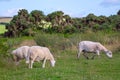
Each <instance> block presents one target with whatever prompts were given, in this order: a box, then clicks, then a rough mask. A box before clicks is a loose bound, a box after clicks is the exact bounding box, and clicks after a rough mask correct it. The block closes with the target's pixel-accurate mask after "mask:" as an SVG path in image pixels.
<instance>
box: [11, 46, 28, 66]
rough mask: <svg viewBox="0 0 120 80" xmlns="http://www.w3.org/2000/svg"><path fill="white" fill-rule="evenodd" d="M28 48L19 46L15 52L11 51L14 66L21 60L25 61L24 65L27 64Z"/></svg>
mask: <svg viewBox="0 0 120 80" xmlns="http://www.w3.org/2000/svg"><path fill="white" fill-rule="evenodd" d="M28 49H29V46H21V47H19V48H17V49H16V50H13V51H12V53H11V54H12V55H13V59H14V60H15V62H16V65H18V64H19V61H20V60H22V59H25V60H26V63H29V61H28V57H27V53H28Z"/></svg>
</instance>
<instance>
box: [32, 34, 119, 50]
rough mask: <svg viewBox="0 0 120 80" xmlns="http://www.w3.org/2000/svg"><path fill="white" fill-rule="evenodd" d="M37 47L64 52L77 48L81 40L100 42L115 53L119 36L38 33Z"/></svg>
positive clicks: (36, 37)
mask: <svg viewBox="0 0 120 80" xmlns="http://www.w3.org/2000/svg"><path fill="white" fill-rule="evenodd" d="M34 39H35V41H36V42H37V44H38V45H41V46H47V47H49V48H51V49H52V48H54V49H58V50H61V49H62V50H65V49H71V48H75V47H77V45H78V43H79V42H80V41H83V40H90V41H96V42H100V43H101V44H103V45H104V46H106V47H107V48H108V49H110V50H112V51H115V50H116V48H118V47H119V46H120V44H119V42H120V34H119V32H116V33H109V34H108V33H104V32H97V33H94V32H92V33H86V34H83V33H81V34H78V33H77V34H76V33H75V34H70V35H66V34H44V33H39V34H37V35H36V36H35V38H34Z"/></svg>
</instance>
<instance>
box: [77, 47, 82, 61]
mask: <svg viewBox="0 0 120 80" xmlns="http://www.w3.org/2000/svg"><path fill="white" fill-rule="evenodd" d="M81 52H82V50H81V49H79V50H78V54H77V58H78V59H79V57H80V54H81Z"/></svg>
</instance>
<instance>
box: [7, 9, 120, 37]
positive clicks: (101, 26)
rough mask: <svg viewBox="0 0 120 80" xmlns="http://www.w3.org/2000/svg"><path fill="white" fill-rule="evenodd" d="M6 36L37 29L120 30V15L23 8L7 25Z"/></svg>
mask: <svg viewBox="0 0 120 80" xmlns="http://www.w3.org/2000/svg"><path fill="white" fill-rule="evenodd" d="M6 29H7V32H6V33H5V36H8V37H19V36H32V35H34V34H35V33H36V31H43V32H48V33H64V34H68V33H76V32H89V31H92V32H97V31H101V30H102V31H104V30H105V31H108V32H109V31H113V30H114V31H119V30H120V15H119V12H118V14H117V15H111V16H109V17H106V16H96V15H94V14H92V13H90V14H88V15H87V16H86V17H83V18H71V17H70V16H69V15H66V14H64V12H62V11H55V12H52V13H50V14H48V15H44V13H43V12H42V11H39V10H33V11H32V12H31V13H28V11H27V10H25V9H22V10H20V11H19V12H18V15H15V16H14V17H13V19H12V20H11V22H10V24H7V25H6Z"/></svg>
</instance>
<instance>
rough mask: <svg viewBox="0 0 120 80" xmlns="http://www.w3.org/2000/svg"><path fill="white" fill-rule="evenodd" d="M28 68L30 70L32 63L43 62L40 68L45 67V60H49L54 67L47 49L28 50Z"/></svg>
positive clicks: (33, 48)
mask: <svg viewBox="0 0 120 80" xmlns="http://www.w3.org/2000/svg"><path fill="white" fill-rule="evenodd" d="M28 57H29V68H32V66H33V63H34V61H38V62H39V61H40V60H43V64H42V67H43V68H44V67H45V63H46V60H50V62H51V66H52V67H54V65H55V60H54V57H53V55H52V54H51V52H50V51H49V49H48V48H47V47H41V46H32V47H30V48H29V50H28Z"/></svg>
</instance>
